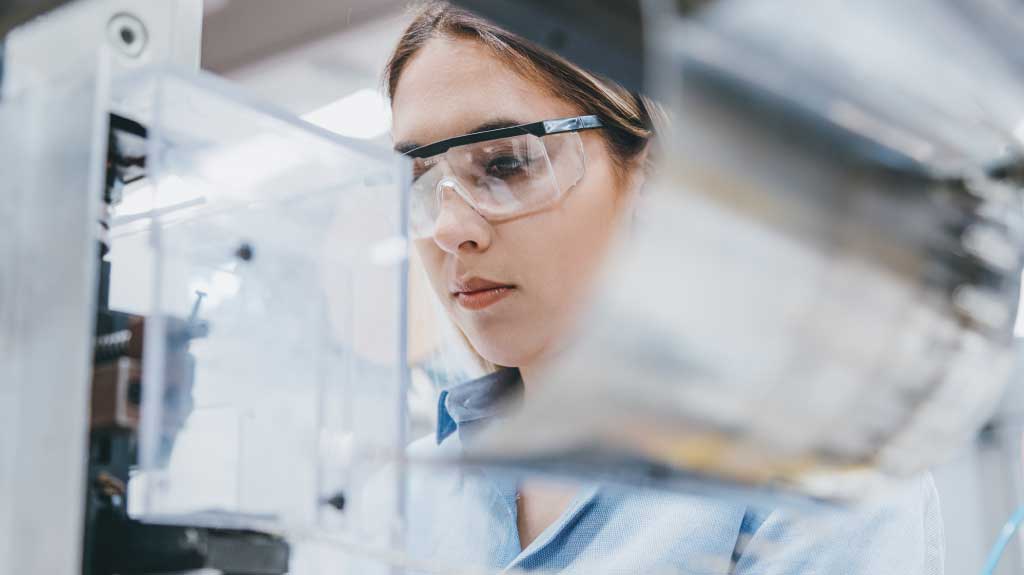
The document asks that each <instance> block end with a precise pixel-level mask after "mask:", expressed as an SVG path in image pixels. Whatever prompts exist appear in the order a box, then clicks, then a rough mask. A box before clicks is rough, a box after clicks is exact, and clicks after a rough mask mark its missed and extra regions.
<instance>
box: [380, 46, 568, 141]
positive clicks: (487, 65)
mask: <svg viewBox="0 0 1024 575" xmlns="http://www.w3.org/2000/svg"><path fill="white" fill-rule="evenodd" d="M391 108H392V115H393V118H392V137H393V139H394V140H395V141H396V142H414V143H417V144H419V145H424V144H429V143H431V142H435V141H438V140H442V139H445V138H450V137H453V136H458V135H461V134H465V133H468V132H471V131H473V130H474V129H475V128H476V127H477V126H480V125H482V124H485V123H487V122H491V121H494V120H495V119H508V120H513V121H515V122H516V123H528V122H536V121H540V120H550V119H552V118H559V117H565V116H572V115H576V114H577V113H578V112H577V111H576V109H575V107H574V106H573V105H572V104H571V103H569V102H567V101H565V100H563V99H561V98H558V97H556V96H554V95H553V94H552V93H551V90H549V89H548V88H546V87H545V86H544V85H543V84H542V83H540V81H539V80H534V79H529V78H524V77H523V76H522V75H520V74H518V73H517V72H515V71H514V70H513V69H512V68H511V67H510V66H509V65H508V64H506V63H505V62H503V61H502V60H501V59H500V58H498V57H496V56H495V55H494V54H493V53H492V52H491V50H490V49H489V48H487V47H486V46H484V45H483V44H481V43H480V42H477V41H473V40H467V39H447V38H435V39H432V40H430V41H428V42H427V43H426V44H425V45H424V46H423V48H421V49H420V51H419V52H417V53H416V55H415V56H413V58H412V59H411V60H410V61H409V63H408V64H407V65H406V67H405V69H404V70H403V72H402V75H401V77H400V78H399V81H398V84H397V86H396V89H395V94H394V100H393V101H392V105H391Z"/></svg>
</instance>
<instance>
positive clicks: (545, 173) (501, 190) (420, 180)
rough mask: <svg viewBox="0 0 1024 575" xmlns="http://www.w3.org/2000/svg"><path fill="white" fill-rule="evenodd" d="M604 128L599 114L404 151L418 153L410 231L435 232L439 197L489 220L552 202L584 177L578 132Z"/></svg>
mask: <svg viewBox="0 0 1024 575" xmlns="http://www.w3.org/2000/svg"><path fill="white" fill-rule="evenodd" d="M601 127H602V124H601V120H600V119H599V118H598V117H597V116H578V117H575V118H562V119H558V120H547V121H543V122H535V123H532V124H522V125H519V126H511V127H508V128H498V129H496V130H486V131H483V132H475V133H472V134H466V135H464V136H458V137H455V138H449V139H447V140H442V141H440V142H435V143H433V144H429V145H426V146H421V147H419V148H416V149H414V150H412V151H409V152H407V153H406V155H407V156H409V157H411V158H412V159H413V183H412V197H411V199H410V212H409V221H410V226H411V230H410V231H411V234H412V236H413V237H414V238H426V237H430V236H432V235H433V234H434V231H435V228H436V222H437V218H438V215H439V214H440V213H441V206H442V203H443V202H445V201H452V200H455V199H457V198H458V199H461V201H464V202H466V204H468V205H469V206H470V207H472V208H473V210H475V211H476V212H477V213H478V214H480V215H481V216H482V217H483V218H485V219H487V220H488V221H501V220H507V219H510V218H514V217H518V216H522V215H526V214H529V213H532V212H536V211H538V210H542V209H544V208H545V207H547V206H550V205H552V204H554V203H555V202H557V201H558V200H559V199H561V198H562V197H563V196H564V195H565V194H566V192H568V191H569V190H570V189H572V187H573V186H575V185H576V184H577V183H578V182H579V181H580V180H581V179H582V178H583V174H584V164H585V161H584V155H583V142H582V140H581V139H580V136H579V133H578V132H580V131H582V130H592V129H595V128H601Z"/></svg>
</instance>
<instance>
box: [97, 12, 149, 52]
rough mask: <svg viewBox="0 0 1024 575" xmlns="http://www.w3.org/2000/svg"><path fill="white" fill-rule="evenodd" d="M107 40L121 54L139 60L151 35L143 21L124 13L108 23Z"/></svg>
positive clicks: (116, 15)
mask: <svg viewBox="0 0 1024 575" xmlns="http://www.w3.org/2000/svg"><path fill="white" fill-rule="evenodd" d="M107 38H108V39H109V40H110V43H111V44H113V45H114V48H116V49H117V50H118V51H119V52H120V53H121V54H123V55H125V56H128V57H129V58H138V57H139V56H141V55H142V53H143V52H144V51H145V50H146V44H147V41H148V39H149V35H148V34H147V33H146V25H145V24H143V23H142V20H139V19H138V17H136V16H134V15H132V14H127V13H123V12H122V13H120V14H115V15H114V16H113V17H112V18H111V19H110V22H108V23H107Z"/></svg>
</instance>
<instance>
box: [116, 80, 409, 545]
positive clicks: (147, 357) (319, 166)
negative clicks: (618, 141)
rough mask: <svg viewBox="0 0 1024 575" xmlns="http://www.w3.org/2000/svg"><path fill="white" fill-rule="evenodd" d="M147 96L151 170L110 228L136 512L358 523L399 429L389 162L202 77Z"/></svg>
mask: <svg viewBox="0 0 1024 575" xmlns="http://www.w3.org/2000/svg"><path fill="white" fill-rule="evenodd" d="M140 89H144V90H150V91H151V93H152V94H153V98H154V99H153V102H154V105H153V107H152V112H151V115H150V116H149V117H148V118H142V119H143V120H144V121H145V122H146V123H148V124H149V134H148V140H149V148H148V159H147V179H146V181H145V182H142V183H139V184H135V185H132V186H129V187H126V188H125V190H124V199H123V201H122V203H121V205H120V206H119V209H118V213H117V214H115V217H114V218H113V220H112V223H113V230H112V236H113V241H112V243H113V248H112V253H113V254H118V255H117V256H116V257H118V258H123V260H122V261H120V262H115V270H116V269H117V268H118V263H120V264H122V265H121V266H120V268H121V269H127V270H131V271H129V272H128V273H124V272H120V273H119V272H117V271H115V274H114V278H113V280H112V285H111V299H112V306H113V305H118V306H120V307H121V308H127V309H130V310H142V311H144V313H146V315H147V323H146V334H147V337H146V340H145V354H144V378H143V381H144V384H143V385H144V386H143V412H142V422H141V431H140V445H139V462H140V466H139V470H140V471H139V472H138V473H137V474H136V476H135V477H134V478H133V480H132V486H131V490H130V496H131V497H132V504H131V505H130V507H131V509H132V512H133V515H135V516H138V517H141V518H143V519H145V520H147V521H157V522H159V521H167V522H175V523H179V524H181V523H184V524H191V525H209V526H218V527H236V526H237V527H252V528H261V529H271V530H274V531H281V530H284V532H286V533H287V534H288V535H289V537H296V538H298V539H301V537H302V534H308V533H311V532H313V531H319V530H322V529H326V530H344V529H346V528H347V526H348V525H349V524H356V525H358V524H359V522H358V521H356V520H354V519H352V515H353V513H352V512H350V511H349V510H348V509H346V510H345V511H339V510H338V509H337V508H338V507H341V505H340V503H339V502H340V501H341V498H344V497H348V498H351V493H352V492H355V491H358V490H359V489H361V485H362V483H364V482H366V481H367V480H368V479H369V478H371V477H378V476H379V474H380V473H381V472H379V471H378V470H377V467H380V466H381V465H383V464H384V463H386V462H389V461H393V460H394V459H395V453H396V448H397V446H399V445H401V442H402V441H403V440H402V438H403V433H404V426H403V425H400V423H399V422H400V421H402V420H401V417H403V415H402V411H401V410H402V402H401V401H399V397H400V395H399V394H400V392H401V389H402V384H403V380H402V377H403V376H402V374H403V373H404V370H403V366H404V361H400V359H401V358H403V357H404V355H403V349H404V348H403V345H404V344H403V342H404V336H403V333H404V322H403V313H404V301H405V300H404V277H405V276H404V269H405V240H404V237H403V235H402V234H403V228H402V225H401V221H402V201H401V200H402V194H401V186H400V181H401V180H400V179H399V178H397V177H396V174H397V173H399V172H398V169H399V162H397V160H396V159H395V158H393V157H392V154H391V153H390V152H389V151H386V150H376V149H373V148H370V147H368V146H366V145H364V144H363V143H362V142H359V141H354V140H352V141H350V140H345V139H341V138H338V137H335V136H333V135H331V134H329V133H326V132H323V131H321V130H319V129H317V128H315V127H313V126H310V125H307V124H304V123H303V122H301V121H298V120H295V119H291V118H289V117H287V116H285V115H282V114H279V113H277V112H276V111H274V110H273V109H271V108H268V107H264V106H262V105H260V104H258V103H254V102H251V101H248V100H247V99H246V98H245V97H244V96H243V95H241V94H239V93H238V92H237V91H236V90H235V89H233V88H232V87H231V86H230V85H228V84H226V83H224V82H222V81H219V80H217V79H215V78H212V77H209V76H206V75H198V76H193V75H181V74H178V73H176V72H172V71H165V72H161V73H157V74H155V75H154V76H152V77H151V78H149V79H148V80H147V82H141V83H140ZM375 473H376V474H378V475H375ZM391 478H392V481H397V477H396V476H395V475H394V474H392V475H391ZM396 493H398V491H397V489H394V490H392V491H391V495H392V497H391V499H390V500H388V503H389V504H390V503H392V502H393V501H394V495H395V494H396ZM381 512H382V513H385V514H387V513H390V512H391V510H388V509H382V510H381Z"/></svg>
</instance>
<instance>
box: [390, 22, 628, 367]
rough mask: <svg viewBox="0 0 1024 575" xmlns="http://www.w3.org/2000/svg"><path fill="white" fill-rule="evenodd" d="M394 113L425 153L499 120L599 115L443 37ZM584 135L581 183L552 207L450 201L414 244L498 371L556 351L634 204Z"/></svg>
mask: <svg viewBox="0 0 1024 575" xmlns="http://www.w3.org/2000/svg"><path fill="white" fill-rule="evenodd" d="M392 108H393V115H394V118H393V130H392V135H393V137H394V140H395V141H396V142H399V143H400V144H399V145H403V144H405V145H408V144H416V145H425V144H429V143H432V142H436V141H438V140H442V139H445V138H450V137H454V136H459V135H462V134H466V133H470V132H475V131H479V130H480V129H481V128H480V127H481V126H486V125H488V124H492V125H493V124H494V123H496V122H508V123H511V124H526V123H530V122H537V121H541V120H551V119H556V118H566V117H572V116H578V115H582V114H587V113H590V111H588V110H579V109H576V108H575V107H574V106H573V105H572V104H570V103H568V102H566V101H565V100H563V99H561V98H559V97H557V96H555V95H552V94H551V93H550V92H549V90H547V89H546V88H545V87H544V86H542V85H540V84H538V83H536V82H533V81H531V80H529V79H526V78H523V77H521V76H519V75H517V74H516V73H515V72H513V71H512V69H510V68H509V67H508V66H507V65H505V64H504V63H503V62H502V61H501V60H500V59H498V58H497V57H495V56H494V55H492V53H491V52H490V50H489V49H488V48H486V47H485V46H484V45H482V44H480V43H478V42H475V41H472V40H449V39H441V38H438V39H434V40H431V41H429V42H428V43H427V44H426V45H425V46H424V47H423V48H422V49H421V50H420V51H419V52H418V53H417V54H416V55H415V56H414V57H413V59H412V60H411V61H410V62H409V63H408V65H407V66H406V68H405V70H404V71H403V73H402V75H401V77H400V79H399V82H398V84H397V87H396V90H395V94H394V100H393V103H392ZM580 137H581V139H582V142H583V151H584V156H585V158H586V160H585V163H586V167H585V173H584V176H583V178H582V179H581V180H580V181H579V182H578V183H577V184H576V185H575V186H574V187H573V188H571V189H570V190H569V192H568V193H567V194H565V195H564V196H563V197H562V199H561V200H560V201H559V202H557V203H556V204H555V205H553V206H550V207H548V208H546V209H544V210H542V211H539V212H534V213H530V214H528V215H524V216H520V217H517V218H514V219H510V220H503V221H500V222H490V221H488V220H486V219H484V218H483V217H482V216H481V215H480V214H478V213H477V212H476V211H474V210H473V208H472V207H470V206H469V205H468V204H467V203H465V202H464V201H463V200H462V199H461V198H460V197H458V196H457V195H454V194H446V195H445V196H444V198H443V200H442V202H441V207H440V213H439V215H438V218H437V221H436V224H435V228H434V230H435V231H434V235H433V236H432V237H429V238H426V239H422V240H417V244H416V247H417V251H418V252H419V255H420V258H421V259H422V261H423V264H424V267H425V268H426V270H427V275H428V276H429V278H430V283H431V285H432V287H433V289H434V291H435V292H436V293H437V296H438V297H439V298H440V300H441V302H442V303H443V304H444V307H445V309H446V310H447V312H448V314H449V315H450V316H451V318H452V319H453V320H454V322H455V323H456V324H457V325H458V326H459V328H461V329H462V331H463V332H464V333H465V335H466V337H467V338H468V339H469V341H470V343H471V344H472V345H473V347H474V348H475V349H476V351H477V352H478V353H479V354H480V355H481V356H482V357H483V358H484V359H486V360H488V361H490V362H492V363H495V364H498V365H503V366H509V367H526V366H530V365H533V364H534V363H535V362H537V361H538V360H543V359H544V358H545V356H547V355H550V354H551V353H552V352H554V351H556V350H557V348H558V340H559V338H560V337H561V336H562V335H563V334H564V332H565V330H566V328H567V327H568V326H569V325H570V324H571V321H572V319H573V317H574V315H575V313H576V311H577V309H578V307H579V305H580V302H581V299H583V298H584V297H585V296H586V293H587V286H588V284H589V282H590V280H591V278H592V277H593V276H594V273H595V272H596V270H597V268H598V266H599V265H600V263H601V261H602V259H603V256H604V254H605V252H606V249H607V246H608V243H609V241H610V239H611V238H612V236H613V233H614V230H615V228H616V226H617V222H618V220H619V217H620V216H621V215H622V214H623V212H624V211H625V208H626V206H627V204H628V202H629V197H628V196H629V193H628V192H627V191H626V190H623V189H619V188H620V186H619V185H618V184H616V182H617V181H618V180H617V179H616V177H615V175H614V172H613V164H612V160H611V157H610V156H609V154H608V151H607V150H606V148H605V146H604V144H603V142H602V140H601V137H600V135H599V134H597V133H596V131H588V132H581V133H580Z"/></svg>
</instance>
